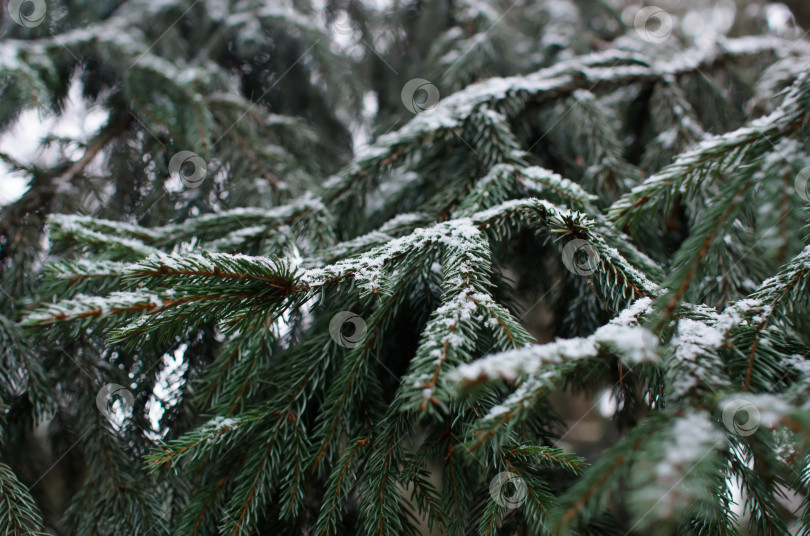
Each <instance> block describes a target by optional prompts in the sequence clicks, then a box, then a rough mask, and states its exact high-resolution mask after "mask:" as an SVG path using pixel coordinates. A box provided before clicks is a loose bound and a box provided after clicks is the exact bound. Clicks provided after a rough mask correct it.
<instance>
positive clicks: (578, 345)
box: [454, 298, 660, 385]
mask: <svg viewBox="0 0 810 536" xmlns="http://www.w3.org/2000/svg"><path fill="white" fill-rule="evenodd" d="M651 307H652V300H651V299H650V298H641V299H639V300H636V301H635V302H634V303H633V304H632V305H631V306H630V307H628V308H627V309H625V310H624V311H623V312H622V313H621V314H620V315H619V316H618V317H616V318H614V319H613V320H612V321H611V322H609V323H608V324H606V325H605V326H602V327H601V328H599V329H597V330H596V332H594V334H593V335H591V336H589V337H578V338H573V339H562V340H557V341H554V342H551V343H548V344H539V345H533V346H530V347H527V348H521V349H518V350H510V351H508V352H502V353H498V354H493V355H490V356H487V357H484V358H482V359H479V360H478V361H475V362H473V363H469V364H466V365H462V366H461V367H459V368H458V369H456V371H455V373H454V376H455V379H456V380H457V381H459V382H460V383H461V384H462V385H463V384H471V383H478V382H480V381H486V380H493V379H497V378H501V379H505V380H508V381H514V380H516V379H517V378H518V376H520V375H521V374H527V375H529V376H533V375H537V374H539V373H541V372H542V371H543V369H544V367H546V366H547V365H553V364H557V363H561V362H564V361H566V360H581V359H587V358H594V357H596V356H597V355H598V354H599V353H600V352H601V351H602V350H608V351H610V352H611V353H615V354H618V355H619V356H620V357H621V359H622V360H623V361H625V362H627V363H630V364H634V363H641V362H656V361H659V359H660V357H659V355H658V354H657V353H656V351H655V349H654V346H653V344H651V341H652V339H651V338H650V334H649V332H648V331H647V330H646V329H645V328H642V327H640V326H639V325H638V319H639V317H640V316H641V315H643V314H647V313H648V312H650V311H651Z"/></svg>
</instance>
